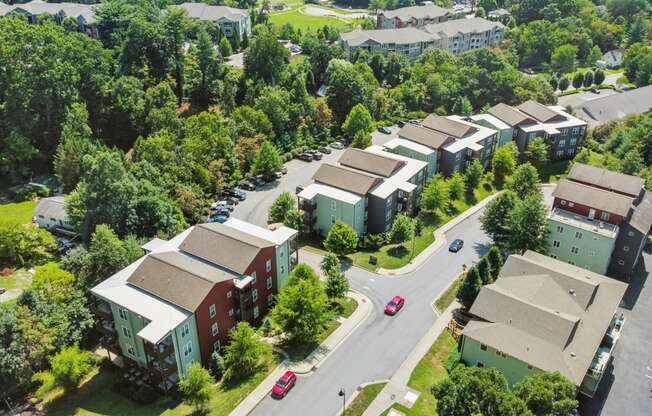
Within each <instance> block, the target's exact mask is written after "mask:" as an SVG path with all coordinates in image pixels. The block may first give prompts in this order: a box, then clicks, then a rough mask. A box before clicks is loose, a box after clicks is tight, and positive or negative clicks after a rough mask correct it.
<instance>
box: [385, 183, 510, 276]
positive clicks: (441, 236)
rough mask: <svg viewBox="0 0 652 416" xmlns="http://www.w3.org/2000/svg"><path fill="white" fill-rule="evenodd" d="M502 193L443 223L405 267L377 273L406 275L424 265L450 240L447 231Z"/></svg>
mask: <svg viewBox="0 0 652 416" xmlns="http://www.w3.org/2000/svg"><path fill="white" fill-rule="evenodd" d="M498 195H500V192H496V193H495V194H493V195H490V196H488V197H486V198H485V199H483V200H482V201H480V202H478V203H477V204H475V205H474V206H472V207H471V208H469V209H467V210H466V211H464V212H463V213H461V214H460V215H458V216H457V217H455V218H453V219H452V220H450V221H448V222H447V223H446V224H444V225H442V226H441V227H439V228H437V229H436V230H435V232H434V233H433V234H434V236H435V241H434V242H433V243H432V244H430V245H429V246H428V247H426V249H425V250H423V251H422V252H421V253H419V254H418V255H417V256H416V257H415V258H414V259H412V260H411V261H410V262H409V263H408V264H406V265H405V266H403V267H399V268H398V269H382V268H381V269H378V270H376V273H378V274H381V275H383V276H399V275H404V274H408V273H412V272H413V271H415V270H417V269H418V268H419V267H421V266H423V264H424V263H425V262H426V261H427V260H428V259H429V258H430V257H431V256H432V255H433V254H435V253H436V252H437V251H439V249H440V248H442V247H443V246H445V245H446V244H447V243H448V241H447V240H446V233H447V232H448V231H449V230H450V229H452V228H454V227H455V226H456V225H458V224H459V223H461V222H462V221H464V220H466V219H467V218H469V217H470V216H472V215H474V214H475V213H477V212H478V211H480V210H481V209H482V208H484V207H485V206H486V205H487V204H488V203H489V202H491V201H492V200H493V199H494V198H495V197H496V196H498Z"/></svg>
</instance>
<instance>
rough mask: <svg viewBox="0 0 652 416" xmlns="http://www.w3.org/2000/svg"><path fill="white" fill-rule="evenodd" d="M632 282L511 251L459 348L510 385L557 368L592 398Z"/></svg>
mask: <svg viewBox="0 0 652 416" xmlns="http://www.w3.org/2000/svg"><path fill="white" fill-rule="evenodd" d="M626 289H627V285H626V284H625V283H623V282H620V281H618V280H615V279H611V278H608V277H606V276H603V275H600V274H597V273H593V272H591V271H589V270H586V269H583V268H580V267H577V266H573V265H571V264H568V263H566V262H562V261H559V260H555V259H553V258H551V257H549V256H545V255H543V254H539V253H536V252H533V251H527V252H526V253H525V254H523V255H511V256H510V257H509V258H508V259H507V261H506V262H505V265H504V266H503V268H502V269H501V271H500V275H499V278H498V279H496V281H495V282H494V283H492V284H489V285H486V286H484V287H483V288H482V289H481V291H480V294H479V295H478V297H477V298H476V300H475V302H474V303H473V305H472V307H471V309H470V311H469V312H470V313H471V315H472V316H473V319H471V320H470V321H469V323H468V324H467V325H466V327H465V328H464V330H463V331H462V334H461V338H460V344H459V348H460V351H461V355H462V360H463V361H464V362H465V363H466V364H467V365H470V366H479V367H494V368H497V369H498V370H500V371H501V372H502V373H503V374H504V375H505V377H506V378H507V381H508V382H509V384H510V385H514V384H516V383H518V382H519V381H521V380H522V379H523V378H524V377H526V376H528V375H532V374H536V373H539V372H542V371H546V372H555V371H557V372H559V373H561V374H562V375H563V376H565V377H566V378H568V379H569V380H570V381H571V382H572V383H574V384H575V386H577V388H578V391H579V392H580V393H582V394H585V395H587V396H590V397H592V396H593V395H594V394H595V392H596V391H597V389H598V387H599V384H600V381H601V380H602V377H603V375H604V373H605V371H606V369H607V368H608V365H609V363H610V362H611V358H612V352H613V349H614V347H615V344H616V341H617V340H618V337H619V335H620V331H621V328H622V325H623V324H624V319H623V317H622V315H618V314H617V313H616V312H617V308H618V305H619V303H620V300H621V299H622V297H623V295H624V293H625V290H626Z"/></svg>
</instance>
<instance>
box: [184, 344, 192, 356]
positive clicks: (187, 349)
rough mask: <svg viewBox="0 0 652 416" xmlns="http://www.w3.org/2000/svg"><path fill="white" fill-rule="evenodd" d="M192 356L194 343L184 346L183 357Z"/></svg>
mask: <svg viewBox="0 0 652 416" xmlns="http://www.w3.org/2000/svg"><path fill="white" fill-rule="evenodd" d="M190 354H192V341H191V342H189V343H187V344H186V345H184V346H183V356H184V357H187V356H189V355H190Z"/></svg>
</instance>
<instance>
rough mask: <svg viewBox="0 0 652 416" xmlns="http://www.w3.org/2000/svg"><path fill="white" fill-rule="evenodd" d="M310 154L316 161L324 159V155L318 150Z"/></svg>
mask: <svg viewBox="0 0 652 416" xmlns="http://www.w3.org/2000/svg"><path fill="white" fill-rule="evenodd" d="M310 154H311V155H312V158H313V159H314V160H321V158H322V157H324V155H323V154H321V153H320V152H318V151H317V150H312V151H311V152H310Z"/></svg>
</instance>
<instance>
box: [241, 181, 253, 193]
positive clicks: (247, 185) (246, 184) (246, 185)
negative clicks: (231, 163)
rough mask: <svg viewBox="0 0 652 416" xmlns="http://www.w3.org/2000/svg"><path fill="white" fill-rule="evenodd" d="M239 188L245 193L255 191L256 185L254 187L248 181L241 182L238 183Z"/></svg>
mask: <svg viewBox="0 0 652 416" xmlns="http://www.w3.org/2000/svg"><path fill="white" fill-rule="evenodd" d="M240 188H242V189H244V190H246V191H255V190H256V185H254V184H253V183H252V182H250V181H241V182H240Z"/></svg>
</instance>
